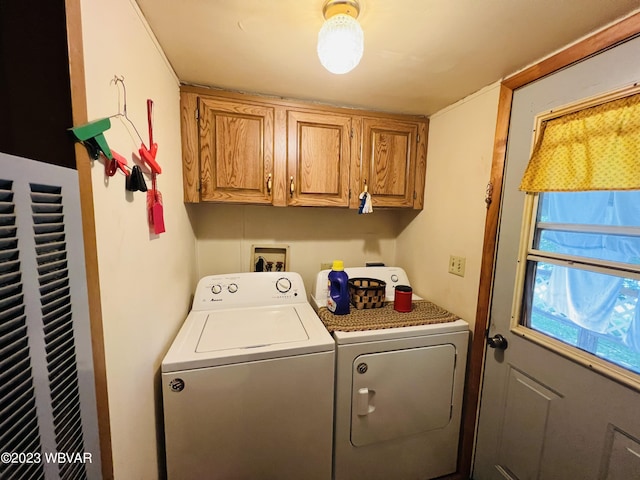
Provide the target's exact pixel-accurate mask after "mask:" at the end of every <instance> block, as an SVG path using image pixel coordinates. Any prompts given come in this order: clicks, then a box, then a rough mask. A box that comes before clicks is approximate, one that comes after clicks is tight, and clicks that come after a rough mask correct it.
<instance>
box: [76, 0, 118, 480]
mask: <svg viewBox="0 0 640 480" xmlns="http://www.w3.org/2000/svg"><path fill="white" fill-rule="evenodd" d="M65 13H66V18H67V45H68V53H69V78H70V83H71V107H72V115H73V124H74V125H83V124H85V123H87V122H88V121H89V119H88V117H87V115H88V114H87V90H86V84H85V76H84V53H83V46H82V16H81V12H80V0H65ZM75 154H76V168H77V172H78V182H79V189H80V208H81V213H82V234H83V237H84V256H85V268H86V275H87V296H88V301H89V324H90V330H91V349H92V354H93V371H94V382H95V389H96V404H97V413H98V435H99V441H100V461H101V465H102V478H103V480H112V479H113V456H112V448H111V424H110V417H109V399H108V395H107V371H106V361H105V349H104V333H103V328H102V307H101V299H100V277H99V274H98V253H97V242H96V223H95V216H94V208H93V188H92V182H91V159H90V158H89V155H88V153H87V150H86V149H85V148H84V147H83V146H81V145H80V144H79V143H76V145H75Z"/></svg>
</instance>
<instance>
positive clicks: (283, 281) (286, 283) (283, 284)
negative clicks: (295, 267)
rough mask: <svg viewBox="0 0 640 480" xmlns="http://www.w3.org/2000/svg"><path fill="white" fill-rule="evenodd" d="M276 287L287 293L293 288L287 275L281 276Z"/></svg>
mask: <svg viewBox="0 0 640 480" xmlns="http://www.w3.org/2000/svg"><path fill="white" fill-rule="evenodd" d="M276 289H277V290H278V291H279V292H280V293H287V292H288V291H289V290H291V280H289V279H288V278H287V277H280V278H279V279H278V280H277V281H276Z"/></svg>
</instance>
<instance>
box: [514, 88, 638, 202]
mask: <svg viewBox="0 0 640 480" xmlns="http://www.w3.org/2000/svg"><path fill="white" fill-rule="evenodd" d="M635 189H640V94H635V95H631V96H628V97H624V98H620V99H617V100H613V101H609V102H607V103H602V104H600V105H596V106H593V107H589V108H585V109H582V110H579V111H577V112H573V113H569V114H567V115H563V116H560V117H556V118H552V119H550V120H547V121H544V122H542V125H541V132H540V134H539V136H538V139H537V142H536V145H535V148H534V150H533V154H532V155H531V160H529V165H528V166H527V169H526V171H525V174H524V177H523V179H522V183H521V184H520V190H524V191H527V192H575V191H587V190H635Z"/></svg>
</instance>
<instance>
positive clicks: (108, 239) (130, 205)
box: [81, 0, 195, 479]
mask: <svg viewBox="0 0 640 480" xmlns="http://www.w3.org/2000/svg"><path fill="white" fill-rule="evenodd" d="M81 7H82V29H83V44H84V56H85V58H84V62H85V75H86V86H87V104H88V105H87V107H88V115H89V119H90V120H94V119H98V118H102V117H106V116H109V115H112V114H115V113H117V112H118V88H117V87H116V86H115V85H114V84H113V83H111V80H112V79H113V76H114V75H115V74H117V75H122V76H124V78H125V82H126V87H127V97H128V98H127V102H128V112H129V115H130V117H131V119H132V120H133V122H134V123H135V125H136V127H137V129H138V131H139V132H140V134H141V135H142V137H143V138H144V139H145V142H146V143H148V133H147V132H148V131H147V118H146V99H147V98H151V99H153V100H154V102H155V103H154V141H156V142H157V143H158V145H159V150H158V156H157V160H158V162H159V163H160V165H161V166H162V169H163V172H162V174H161V175H160V176H159V189H160V191H161V192H162V194H163V200H164V213H165V224H166V228H167V232H166V233H164V234H162V235H160V236H155V235H152V234H150V233H149V229H148V226H147V220H146V216H147V213H146V194H144V193H142V192H136V193H130V192H126V191H125V188H124V177H123V176H122V175H121V174H117V175H116V176H115V177H113V178H111V179H109V180H108V181H105V176H104V168H103V164H102V163H101V162H99V161H96V162H94V164H93V166H92V177H93V191H94V202H95V217H96V230H97V232H96V233H97V246H98V262H99V271H100V286H101V295H102V313H103V322H104V341H105V349H106V367H107V381H108V395H109V404H110V416H111V433H112V443H113V460H114V473H115V478H117V479H134V478H139V479H154V478H157V477H158V461H159V457H158V441H157V440H158V439H157V437H158V435H159V430H158V429H157V425H160V424H161V423H159V422H161V414H162V411H161V409H160V406H159V403H158V401H159V399H160V396H159V392H158V389H159V368H160V363H161V361H162V358H163V356H164V354H165V352H166V350H167V348H168V346H169V344H170V342H171V340H172V339H173V337H174V335H175V333H176V332H177V330H178V328H179V326H180V324H181V323H182V321H183V320H184V318H185V315H186V313H187V311H188V309H189V302H190V296H191V293H192V292H193V289H194V279H195V248H194V245H195V241H194V236H193V232H192V228H191V225H190V223H189V219H188V216H187V214H186V210H185V207H184V204H183V203H182V170H181V164H180V162H181V160H180V158H181V157H180V125H179V118H180V117H179V90H178V88H179V85H178V81H177V79H176V77H175V75H174V73H173V71H172V70H171V68H170V67H169V66H168V63H167V62H166V61H165V59H164V56H163V54H162V53H161V51H160V49H159V47H158V46H157V44H156V42H155V40H154V38H153V37H152V35H151V34H150V33H149V32H150V31H149V30H148V28H147V25H146V22H145V21H144V20H143V19H142V16H141V14H140V13H139V11H138V8H137V6H136V4H135V2H134V1H133V0H82V3H81ZM133 135H135V134H133ZM106 138H107V141H108V142H109V145H110V146H111V147H112V148H113V149H114V150H116V151H117V152H119V153H120V154H122V155H124V156H125V157H127V159H128V160H129V163H130V164H132V159H131V155H132V152H137V149H138V147H139V144H140V141H139V140H138V139H137V138H136V137H134V136H132V132H130V131H129V130H128V129H127V128H126V126H125V125H124V124H123V123H122V122H121V121H120V120H118V119H113V120H112V127H111V129H110V130H108V131H107V132H106ZM160 461H163V459H162V458H160Z"/></svg>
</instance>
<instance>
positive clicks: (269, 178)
mask: <svg viewBox="0 0 640 480" xmlns="http://www.w3.org/2000/svg"><path fill="white" fill-rule="evenodd" d="M271 187H273V180H272V179H271V174H269V176H268V177H267V193H268V194H271Z"/></svg>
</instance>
